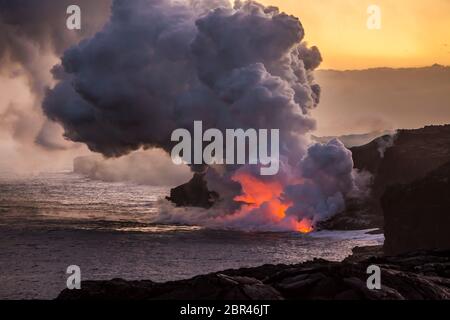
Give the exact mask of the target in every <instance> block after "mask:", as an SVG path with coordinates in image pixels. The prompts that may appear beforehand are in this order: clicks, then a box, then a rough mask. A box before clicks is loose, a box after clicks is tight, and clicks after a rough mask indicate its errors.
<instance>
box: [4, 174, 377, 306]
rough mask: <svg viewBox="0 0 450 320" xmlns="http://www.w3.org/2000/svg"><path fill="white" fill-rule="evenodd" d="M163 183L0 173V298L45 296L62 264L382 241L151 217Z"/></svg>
mask: <svg viewBox="0 0 450 320" xmlns="http://www.w3.org/2000/svg"><path fill="white" fill-rule="evenodd" d="M168 193H169V188H161V187H151V186H142V185H136V184H132V183H108V182H99V181H93V180H90V179H88V178H86V177H83V176H80V175H76V174H73V173H69V172H63V173H48V174H40V175H36V176H31V177H30V176H28V177H17V176H12V175H5V174H2V175H0V237H1V240H0V299H53V298H55V297H56V296H57V295H58V293H59V292H60V291H61V290H63V289H64V288H65V286H66V279H67V276H68V275H67V274H66V273H65V272H66V269H67V267H68V266H69V265H78V266H79V267H80V268H81V275H82V279H83V280H87V279H112V278H124V279H128V280H138V279H150V280H153V281H168V280H178V279H185V278H190V277H192V276H195V275H198V274H205V273H209V272H214V271H220V270H224V269H228V268H240V267H250V266H258V265H261V264H265V263H273V264H276V263H299V262H304V261H307V260H311V259H313V258H324V259H328V260H335V261H339V260H342V259H344V258H345V257H346V256H348V255H349V254H350V253H351V249H352V248H353V247H355V246H364V245H375V244H381V243H382V242H383V236H382V235H368V234H367V233H366V231H353V232H340V231H333V232H326V231H323V232H316V233H312V234H308V235H303V234H299V233H292V232H284V233H273V232H272V233H268V232H238V231H230V230H210V229H205V228H202V227H201V226H192V225H167V224H154V223H151V221H152V220H154V219H153V218H154V217H155V216H157V215H158V212H159V207H160V205H161V202H160V199H162V198H164V197H165V196H166V195H167V194H168Z"/></svg>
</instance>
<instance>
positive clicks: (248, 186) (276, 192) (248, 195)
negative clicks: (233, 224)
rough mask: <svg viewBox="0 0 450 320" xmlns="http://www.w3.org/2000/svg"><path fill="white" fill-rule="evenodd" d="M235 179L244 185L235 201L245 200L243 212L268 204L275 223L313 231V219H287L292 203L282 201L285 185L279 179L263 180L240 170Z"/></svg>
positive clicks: (301, 230) (299, 230)
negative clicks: (287, 211) (287, 212)
mask: <svg viewBox="0 0 450 320" xmlns="http://www.w3.org/2000/svg"><path fill="white" fill-rule="evenodd" d="M233 180H234V181H236V182H239V183H240V184H241V186H242V194H241V195H239V196H237V197H235V198H234V200H235V201H239V202H243V203H245V205H244V206H243V207H242V209H241V210H240V213H241V214H246V213H249V212H250V211H252V210H254V209H256V208H260V207H261V206H262V205H265V206H266V210H267V211H268V213H269V214H270V217H269V218H270V220H271V221H272V222H273V223H284V224H286V223H288V224H289V228H290V229H292V230H295V231H298V232H301V233H309V232H311V231H313V226H312V221H310V220H309V219H303V220H301V221H297V220H295V219H292V220H287V221H285V218H286V210H287V209H288V208H289V207H290V206H291V205H292V203H286V202H283V201H281V199H280V196H281V194H282V192H283V185H282V184H281V183H280V182H278V181H261V180H259V179H258V178H256V177H254V176H252V175H250V174H247V173H243V172H238V173H236V174H235V175H234V176H233Z"/></svg>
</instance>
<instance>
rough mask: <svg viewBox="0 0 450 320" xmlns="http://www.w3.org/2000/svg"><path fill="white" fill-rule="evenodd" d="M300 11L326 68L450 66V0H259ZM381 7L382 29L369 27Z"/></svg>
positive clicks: (310, 39)
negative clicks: (370, 12)
mask: <svg viewBox="0 0 450 320" xmlns="http://www.w3.org/2000/svg"><path fill="white" fill-rule="evenodd" d="M259 1H260V2H262V3H264V4H271V5H275V6H278V7H280V8H281V9H282V10H283V11H285V12H287V13H290V14H293V15H295V16H298V17H299V18H300V20H301V21H302V23H303V25H304V27H305V30H306V40H307V41H308V42H309V43H310V44H311V45H313V44H314V45H317V46H318V47H319V48H320V50H321V52H322V55H323V57H324V62H323V64H322V66H321V68H322V69H363V68H369V67H419V66H428V65H432V64H434V63H439V64H443V65H450V0H259ZM371 4H374V5H378V6H379V7H380V8H381V14H382V20H381V22H382V24H381V30H369V29H368V28H367V26H366V24H367V19H368V17H369V15H368V13H367V9H368V7H369V5H371Z"/></svg>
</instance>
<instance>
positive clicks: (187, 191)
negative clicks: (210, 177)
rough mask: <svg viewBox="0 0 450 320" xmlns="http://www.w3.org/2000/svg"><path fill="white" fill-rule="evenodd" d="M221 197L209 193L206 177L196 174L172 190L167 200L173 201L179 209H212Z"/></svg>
mask: <svg viewBox="0 0 450 320" xmlns="http://www.w3.org/2000/svg"><path fill="white" fill-rule="evenodd" d="M218 198H219V195H218V194H217V193H216V192H214V191H209V190H208V187H207V183H206V181H205V179H204V175H203V174H200V173H195V174H194V176H193V178H192V179H191V180H190V181H189V182H187V183H185V184H183V185H181V186H178V187H176V188H173V189H171V190H170V197H167V200H170V201H172V202H173V203H175V204H176V205H177V206H178V207H200V208H206V209H208V208H210V207H211V206H212V205H213V204H214V203H215V201H217V199H218Z"/></svg>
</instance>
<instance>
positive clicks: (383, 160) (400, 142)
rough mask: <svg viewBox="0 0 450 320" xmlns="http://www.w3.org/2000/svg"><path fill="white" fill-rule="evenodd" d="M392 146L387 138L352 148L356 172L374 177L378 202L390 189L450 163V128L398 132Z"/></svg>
mask: <svg viewBox="0 0 450 320" xmlns="http://www.w3.org/2000/svg"><path fill="white" fill-rule="evenodd" d="M389 145H390V141H389V137H388V136H384V137H381V138H378V139H375V140H374V141H372V142H371V143H369V144H367V145H365V146H361V147H355V148H351V151H352V154H353V161H354V163H355V168H357V169H360V170H367V171H369V172H370V173H372V174H373V176H374V182H373V193H374V197H375V198H380V197H381V195H382V194H383V193H384V191H385V190H386V187H387V186H389V185H392V184H398V183H409V182H412V181H414V180H416V179H418V178H422V177H425V176H426V175H427V174H428V173H430V172H431V171H433V170H434V169H437V168H439V167H440V166H442V165H444V164H445V163H447V162H450V125H444V126H428V127H425V128H422V129H414V130H399V131H398V132H397V134H396V135H395V137H394V141H392V146H389ZM383 146H384V148H383ZM383 149H384V152H380V151H383Z"/></svg>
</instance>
